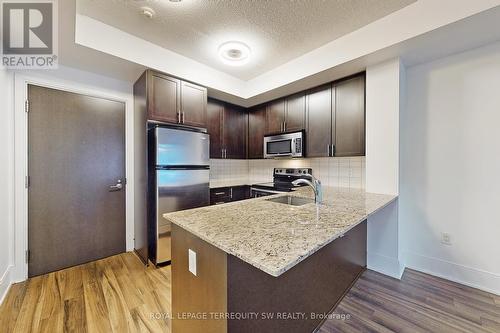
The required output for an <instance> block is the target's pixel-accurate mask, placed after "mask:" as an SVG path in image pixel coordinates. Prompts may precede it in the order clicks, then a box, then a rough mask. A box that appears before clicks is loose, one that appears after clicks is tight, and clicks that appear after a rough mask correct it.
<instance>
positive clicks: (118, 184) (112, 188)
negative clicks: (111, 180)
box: [109, 179, 123, 192]
mask: <svg viewBox="0 0 500 333" xmlns="http://www.w3.org/2000/svg"><path fill="white" fill-rule="evenodd" d="M122 188H123V184H122V180H121V179H118V180H117V181H116V185H110V186H109V192H117V191H121V190H122Z"/></svg>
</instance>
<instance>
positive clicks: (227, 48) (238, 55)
mask: <svg viewBox="0 0 500 333" xmlns="http://www.w3.org/2000/svg"><path fill="white" fill-rule="evenodd" d="M250 53H251V52H250V48H249V47H248V45H246V44H245V43H242V42H236V41H231V42H225V43H223V44H222V45H221V46H219V56H220V57H221V59H222V61H223V62H224V63H225V64H227V65H230V66H241V65H244V64H246V63H247V62H248V60H249V58H250Z"/></svg>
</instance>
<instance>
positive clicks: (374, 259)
mask: <svg viewBox="0 0 500 333" xmlns="http://www.w3.org/2000/svg"><path fill="white" fill-rule="evenodd" d="M403 92H404V67H403V66H402V65H401V63H400V61H399V59H392V60H390V61H387V62H385V63H382V64H379V65H376V66H372V67H369V68H367V70H366V191H367V192H373V193H384V194H394V195H397V194H398V193H399V112H400V107H401V105H400V104H401V99H400V95H401V94H402V93H403ZM400 232H401V231H400V228H399V224H398V201H395V202H393V203H392V204H390V205H389V206H387V207H385V208H384V209H382V210H381V211H380V212H378V213H377V214H375V215H373V216H372V217H370V218H369V219H368V249H367V250H368V268H370V269H372V270H375V271H377V272H380V273H383V274H386V275H389V276H392V277H395V278H400V277H401V275H402V273H403V270H404V262H403V261H402V260H401V258H400V257H401V254H400Z"/></svg>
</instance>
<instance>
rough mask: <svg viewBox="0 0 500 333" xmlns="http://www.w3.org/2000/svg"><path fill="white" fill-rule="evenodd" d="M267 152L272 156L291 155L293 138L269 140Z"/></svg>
mask: <svg viewBox="0 0 500 333" xmlns="http://www.w3.org/2000/svg"><path fill="white" fill-rule="evenodd" d="M266 148H267V149H266V151H267V154H268V155H270V156H289V155H291V154H292V140H291V139H285V140H275V141H269V142H267V147H266Z"/></svg>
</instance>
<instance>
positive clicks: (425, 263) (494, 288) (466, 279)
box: [404, 251, 500, 296]
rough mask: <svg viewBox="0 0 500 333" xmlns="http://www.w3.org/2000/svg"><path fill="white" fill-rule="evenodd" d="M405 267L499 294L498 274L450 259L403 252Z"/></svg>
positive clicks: (499, 282) (499, 280) (499, 281)
mask: <svg viewBox="0 0 500 333" xmlns="http://www.w3.org/2000/svg"><path fill="white" fill-rule="evenodd" d="M404 256H405V259H406V267H408V268H411V269H414V270H416V271H420V272H422V273H427V274H430V275H434V276H437V277H440V278H443V279H446V280H450V281H453V282H457V283H460V284H463V285H466V286H469V287H472V288H477V289H480V290H483V291H486V292H489V293H492V294H496V295H499V296H500V275H499V274H495V273H492V272H487V271H483V270H480V269H477V268H473V267H468V266H464V265H460V264H457V263H453V262H450V261H446V260H442V259H438V258H432V257H427V256H423V255H420V254H417V253H413V252H408V251H405V252H404Z"/></svg>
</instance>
